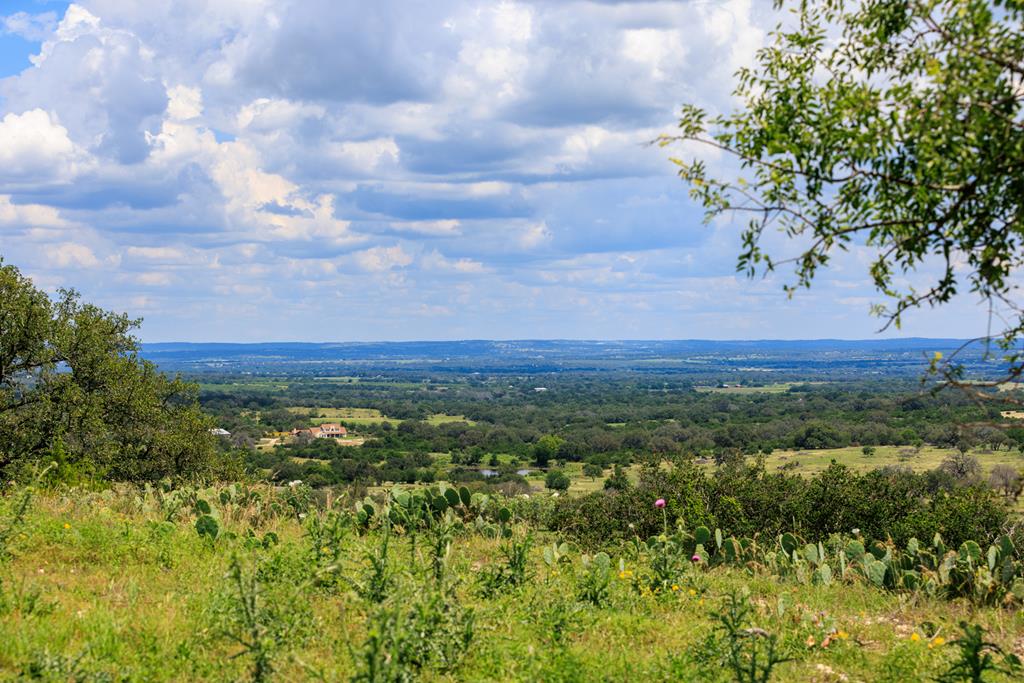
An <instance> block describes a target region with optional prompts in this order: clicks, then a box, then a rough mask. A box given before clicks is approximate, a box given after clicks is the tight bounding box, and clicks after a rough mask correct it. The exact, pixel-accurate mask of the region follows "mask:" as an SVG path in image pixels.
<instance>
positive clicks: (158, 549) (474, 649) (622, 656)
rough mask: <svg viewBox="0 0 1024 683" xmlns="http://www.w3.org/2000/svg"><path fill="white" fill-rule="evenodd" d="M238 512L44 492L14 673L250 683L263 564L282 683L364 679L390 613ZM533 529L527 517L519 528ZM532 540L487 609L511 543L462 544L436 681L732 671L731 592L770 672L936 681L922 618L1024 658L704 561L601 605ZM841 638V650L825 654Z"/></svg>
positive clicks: (409, 555)
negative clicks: (454, 623)
mask: <svg viewBox="0 0 1024 683" xmlns="http://www.w3.org/2000/svg"><path fill="white" fill-rule="evenodd" d="M2 502H9V498H8V500H7V501H2ZM234 513H236V514H231V512H230V511H226V510H225V511H222V514H221V516H222V523H223V525H224V527H225V528H226V529H228V530H230V531H232V532H234V533H236V534H238V538H237V539H234V540H232V539H229V538H221V539H219V540H217V541H216V542H211V541H209V540H208V539H203V538H200V537H199V536H198V535H197V533H196V532H195V530H194V528H193V526H192V522H193V518H192V517H191V516H189V515H188V514H185V515H182V516H178V517H175V518H174V521H173V522H172V523H170V524H165V523H164V522H163V517H164V515H163V513H162V512H161V511H160V509H159V507H158V506H157V505H156V503H155V500H154V499H153V497H152V496H151V495H149V496H138V495H136V494H134V493H130V494H124V495H118V494H113V493H110V492H104V493H83V492H70V493H55V494H49V495H45V496H44V497H42V498H40V499H37V500H36V501H35V502H34V503H33V506H32V508H31V510H30V512H29V516H28V518H27V520H26V522H25V524H24V526H23V527H21V528H20V529H19V532H18V534H16V535H15V537H14V541H13V545H12V548H11V549H12V552H13V558H12V559H10V560H7V561H5V562H3V563H2V564H0V576H2V577H3V591H4V595H5V596H10V595H13V594H15V593H19V594H21V595H25V594H27V593H34V592H38V599H37V600H36V602H35V603H34V608H33V606H32V605H30V604H29V603H28V602H26V601H25V600H24V599H20V600H19V601H14V603H12V602H11V601H7V602H5V603H4V604H5V605H8V606H7V607H4V609H2V610H0V678H3V679H16V678H21V677H29V676H38V677H39V678H42V679H44V680H52V681H63V680H132V681H224V680H245V679H246V678H247V676H248V671H249V667H250V663H251V659H250V658H249V657H248V656H245V655H243V654H242V648H241V647H240V646H239V645H238V644H237V643H236V642H234V641H233V640H232V639H231V638H229V637H226V636H225V634H224V629H226V628H229V625H228V626H226V625H225V624H226V622H225V619H224V614H225V613H226V612H225V610H226V609H227V607H230V605H231V604H233V602H232V601H233V600H234V599H235V598H234V597H233V595H234V589H233V584H232V582H231V580H229V578H228V576H227V575H228V571H229V568H230V565H231V561H232V557H238V558H239V559H240V562H241V565H242V567H243V568H244V571H245V572H246V575H248V572H251V571H252V570H253V568H254V567H262V568H263V569H262V573H261V576H262V577H263V580H262V583H261V585H260V594H259V598H258V605H259V606H260V609H261V610H266V609H272V610H276V612H275V614H277V617H276V618H277V619H278V620H287V619H292V620H293V621H294V623H293V624H292V626H293V635H292V636H289V637H288V638H286V639H285V640H284V642H283V643H282V644H281V645H280V647H278V648H277V649H276V650H275V652H274V656H273V658H272V661H273V663H274V665H275V668H276V674H275V677H274V678H273V680H280V681H302V680H346V679H348V678H350V677H351V676H352V675H353V674H354V673H355V672H356V671H357V670H359V667H360V658H361V655H360V653H361V652H363V643H364V641H365V640H366V638H367V634H368V632H369V630H370V628H371V625H370V621H371V620H372V615H373V614H374V613H375V612H376V610H377V607H376V606H375V605H373V604H371V603H369V602H368V601H367V600H365V599H363V598H360V597H359V596H358V595H357V594H356V593H355V592H354V591H353V590H352V589H351V588H349V587H348V584H346V583H344V582H343V583H341V584H339V585H338V586H335V587H325V586H319V587H318V586H316V585H314V583H313V582H312V581H310V580H308V579H306V578H303V577H304V576H306V574H304V573H303V567H304V563H306V562H307V560H306V559H305V558H306V557H307V553H309V552H310V546H309V545H308V541H307V539H306V536H305V535H304V530H303V528H302V527H301V526H300V525H299V524H298V523H297V522H296V521H295V520H294V517H271V518H269V519H259V518H258V517H257V516H256V515H255V514H254V513H253V511H252V510H251V509H238V510H235V511H234ZM231 520H234V521H231ZM248 529H253V530H254V531H255V532H256V533H257V534H258V535H262V534H264V533H266V532H268V531H273V532H275V533H276V534H278V536H279V537H280V540H281V542H280V544H279V545H278V546H276V547H273V548H270V549H263V548H258V549H254V548H246V547H245V545H244V544H243V542H242V539H243V538H244V536H245V534H246V532H247V530H248ZM524 532H525V529H524V528H522V527H521V526H519V527H518V529H517V534H522V533H524ZM537 534H538V535H537V537H536V544H535V546H534V548H533V550H532V552H531V554H530V559H529V572H530V574H531V575H532V579H531V580H530V581H528V582H527V583H526V584H525V585H523V586H522V587H519V588H509V589H506V590H502V591H499V593H498V594H497V595H495V596H493V597H490V598H484V597H481V594H480V592H479V591H478V590H477V589H476V586H477V582H478V579H477V577H478V576H479V574H480V572H481V569H482V568H483V567H486V566H488V565H490V564H491V563H493V562H495V561H496V560H495V558H497V557H499V556H500V545H501V543H500V542H499V541H495V540H490V539H486V538H483V537H480V536H478V535H475V534H472V533H468V532H467V533H462V534H458V535H456V537H455V539H454V541H453V546H452V550H451V554H450V559H449V575H450V580H451V581H452V585H453V586H454V588H453V590H454V594H453V597H452V598H451V601H456V602H457V603H460V604H461V605H462V606H464V607H466V608H469V609H472V610H473V612H474V615H475V624H474V627H473V639H472V644H471V646H470V648H469V650H468V654H467V655H466V657H465V659H464V660H463V661H462V662H461V664H460V665H459V666H458V667H457V668H455V669H454V670H453V671H451V672H450V673H447V674H438V673H430V672H428V673H427V674H426V675H424V677H423V678H424V680H439V681H456V680H459V681H461V680H472V681H538V680H544V681H597V680H600V681H636V680H644V681H725V680H730V677H729V676H728V673H727V670H726V669H725V668H724V667H723V665H722V662H721V661H720V659H719V657H720V656H721V652H720V649H717V648H719V646H718V645H715V643H714V641H712V640H709V635H710V634H711V633H712V629H713V628H714V625H715V623H716V622H715V617H714V615H715V612H716V611H717V610H719V609H720V607H721V604H722V601H723V597H724V596H725V595H726V594H728V593H731V592H735V591H744V590H746V591H749V592H750V599H751V603H752V604H753V605H754V608H755V618H754V624H755V625H756V626H758V627H761V628H764V629H767V630H769V631H771V632H772V633H774V634H776V635H777V636H778V637H779V638H780V641H781V643H782V644H783V646H784V648H785V651H786V654H787V655H788V656H790V657H792V658H793V661H790V662H788V663H786V664H783V665H781V666H780V667H779V669H778V670H777V676H776V677H775V678H774V679H773V680H778V681H810V680H815V681H840V680H854V681H856V680H863V681H867V680H870V681H909V680H929V679H932V678H934V677H935V676H937V675H939V674H940V673H941V672H942V671H943V670H944V669H945V668H946V667H947V665H948V663H949V661H950V659H951V657H952V656H953V655H954V651H953V648H951V647H949V646H934V642H931V641H930V640H929V638H928V637H926V636H925V635H924V634H925V633H926V628H925V624H926V623H930V624H932V625H933V626H934V628H936V629H938V633H939V635H940V636H942V637H944V638H946V639H947V640H949V639H952V638H953V637H954V636H955V634H956V632H957V627H956V624H957V622H958V621H960V620H962V619H967V620H970V621H972V622H975V623H980V624H983V625H984V626H985V627H986V628H987V629H989V630H990V633H989V637H990V639H992V640H994V641H995V642H997V643H999V644H1000V645H1002V646H1003V647H1004V648H1006V649H1007V650H1016V651H1017V652H1018V653H1019V652H1020V651H1021V648H1022V646H1024V640H1022V639H1021V637H1020V634H1021V633H1024V614H1022V613H1021V612H1019V611H1012V610H1003V609H998V608H991V607H984V608H974V607H971V606H969V605H967V604H966V603H963V602H949V601H943V600H936V599H930V598H926V597H923V596H907V595H900V594H896V593H891V592H885V591H880V590H877V589H874V588H872V587H869V586H867V585H865V584H864V583H861V582H852V583H847V584H842V585H840V584H834V585H831V586H814V585H800V584H796V583H792V582H790V581H783V580H779V579H777V578H772V577H765V576H760V575H757V576H751V575H749V574H747V573H746V572H742V571H737V570H732V569H724V568H719V569H714V570H710V571H705V570H691V572H690V573H688V574H687V578H686V580H684V581H682V583H681V585H680V586H679V590H678V591H672V592H670V593H665V594H660V595H652V594H644V593H640V592H637V591H636V590H634V589H633V588H632V587H631V586H630V584H629V581H627V580H620V579H619V578H617V577H616V578H613V583H612V585H611V590H610V594H609V598H608V601H607V603H606V604H604V605H602V606H600V607H595V606H593V605H590V604H589V603H587V604H584V603H577V602H576V600H575V595H576V592H575V591H576V577H577V575H578V574H580V573H581V572H582V565H581V561H580V554H579V552H578V551H575V550H570V552H569V560H570V561H569V563H567V564H563V565H559V566H558V567H556V568H555V569H552V568H549V567H548V566H547V565H545V564H544V562H543V561H542V559H541V546H542V545H543V544H547V543H550V542H551V541H552V540H554V539H553V537H551V536H550V535H549V534H547V533H545V532H543V531H540V532H537ZM379 543H380V536H379V534H378V533H371V534H370V535H369V536H365V537H358V536H355V535H354V534H352V533H349V534H348V535H347V536H346V537H345V539H344V540H343V541H342V544H343V549H344V553H343V558H344V560H343V571H344V572H346V573H348V574H350V575H353V576H358V575H361V572H362V571H363V570H364V569H365V567H364V565H363V563H362V561H361V560H360V558H361V557H362V556H363V554H364V552H366V551H367V550H369V549H372V548H376V547H378V546H379ZM426 546H427V544H426V542H425V537H421V538H420V539H419V542H418V543H417V544H416V546H415V547H414V546H413V545H411V543H410V541H409V539H408V538H407V537H401V536H399V537H397V538H395V539H393V540H392V543H391V555H390V566H391V568H392V569H393V570H394V572H395V584H394V589H393V591H392V593H391V597H389V598H387V600H386V601H385V603H384V606H385V607H397V608H401V607H403V605H404V604H405V603H404V601H406V600H409V599H412V598H413V597H414V596H416V595H419V594H420V593H421V592H422V591H425V590H428V587H429V585H430V579H429V578H428V572H429V557H428V551H427V548H426ZM620 557H621V559H622V561H623V563H624V565H625V567H626V568H627V569H629V570H631V571H632V570H633V569H639V565H638V562H637V560H635V559H633V558H632V557H630V556H628V555H625V554H623V555H621V556H620V555H618V554H617V555H616V556H615V557H614V558H613V561H614V563H615V564H614V566H615V567H616V570H615V571H616V573H617V568H618V561H619V559H620ZM691 591H692V593H691ZM11 604H14V606H13V608H12V607H9V605H11ZM268 619H269V617H268ZM269 623H271V624H272V625H273V624H276V623H277V622H275V621H273V619H271V620H270V622H269ZM556 629H557V632H559V633H561V634H562V636H561V637H560V638H559V637H556V636H555V633H556ZM914 634H917V637H916V638H915V637H914ZM826 637H829V639H830V641H831V642H830V643H829V645H828V647H827V648H823V647H822V646H821V644H822V641H823V640H824V639H825V638H826ZM929 644H931V645H932V647H929ZM990 680H993V681H995V680H1009V679H1008V678H997V677H993V678H991V679H990Z"/></svg>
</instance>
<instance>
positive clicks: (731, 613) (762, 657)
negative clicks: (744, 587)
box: [714, 592, 789, 683]
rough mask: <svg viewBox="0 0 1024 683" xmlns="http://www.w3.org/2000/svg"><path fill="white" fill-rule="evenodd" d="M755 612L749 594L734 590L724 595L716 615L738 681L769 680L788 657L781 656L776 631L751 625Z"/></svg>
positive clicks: (729, 665)
mask: <svg viewBox="0 0 1024 683" xmlns="http://www.w3.org/2000/svg"><path fill="white" fill-rule="evenodd" d="M752 613H753V609H752V608H751V606H750V602H749V600H748V599H747V596H746V595H743V594H740V593H735V592H734V593H730V594H728V595H726V596H725V597H724V598H723V600H722V607H721V609H720V610H719V611H718V612H717V613H716V614H715V615H714V617H715V619H716V620H717V621H718V633H719V636H720V638H721V640H723V641H724V643H723V644H724V649H725V652H726V658H725V660H726V664H727V665H728V667H729V668H730V669H731V671H732V674H733V680H734V681H736V683H768V681H769V680H771V677H772V671H774V670H775V667H777V666H778V665H779V664H782V663H783V662H786V661H788V659H789V658H788V657H785V656H783V655H782V653H781V648H780V647H779V643H778V638H777V637H776V636H775V635H774V634H772V633H769V632H768V631H765V630H764V629H762V628H757V627H756V626H752V625H751V624H750V620H751V615H752Z"/></svg>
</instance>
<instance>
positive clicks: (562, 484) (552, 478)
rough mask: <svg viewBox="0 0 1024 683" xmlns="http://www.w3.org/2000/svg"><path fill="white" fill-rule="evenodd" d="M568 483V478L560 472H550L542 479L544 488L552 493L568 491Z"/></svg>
mask: <svg viewBox="0 0 1024 683" xmlns="http://www.w3.org/2000/svg"><path fill="white" fill-rule="evenodd" d="M570 483H571V482H570V481H569V476H568V475H567V474H566V473H565V472H563V471H562V470H551V471H550V472H548V473H547V475H546V476H545V477H544V488H548V489H551V490H552V491H568V490H569V484H570Z"/></svg>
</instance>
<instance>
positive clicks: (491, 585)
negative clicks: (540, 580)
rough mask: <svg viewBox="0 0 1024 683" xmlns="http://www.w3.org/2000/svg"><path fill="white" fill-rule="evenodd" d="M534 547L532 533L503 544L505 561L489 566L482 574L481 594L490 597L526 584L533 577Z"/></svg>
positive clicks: (480, 579)
mask: <svg viewBox="0 0 1024 683" xmlns="http://www.w3.org/2000/svg"><path fill="white" fill-rule="evenodd" d="M532 547H533V534H532V533H527V534H525V535H523V536H521V537H519V538H515V537H513V538H510V539H509V540H508V541H507V542H506V543H504V544H502V546H501V554H502V557H503V559H504V561H503V562H498V563H493V564H491V565H488V566H487V567H485V568H484V569H483V570H482V571H481V572H480V577H479V582H480V592H481V594H482V595H484V596H485V597H490V596H493V595H496V594H497V593H499V592H501V591H502V590H504V589H506V588H518V587H519V586H522V585H523V584H525V583H526V582H527V581H528V580H529V578H530V577H532V576H533V572H532V570H531V568H530V561H529V560H530V549H531V548H532Z"/></svg>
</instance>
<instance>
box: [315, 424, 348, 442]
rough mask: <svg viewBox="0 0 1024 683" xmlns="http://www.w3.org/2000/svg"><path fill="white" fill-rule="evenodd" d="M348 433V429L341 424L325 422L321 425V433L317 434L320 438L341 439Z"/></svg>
mask: <svg viewBox="0 0 1024 683" xmlns="http://www.w3.org/2000/svg"><path fill="white" fill-rule="evenodd" d="M346 434H348V430H347V429H345V428H344V427H342V426H341V425H340V424H336V423H334V422H325V423H324V424H322V425H320V433H319V434H316V435H315V436H316V437H317V438H318V439H340V438H341V437H343V436H345V435H346Z"/></svg>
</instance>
